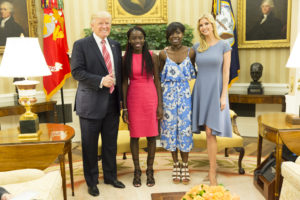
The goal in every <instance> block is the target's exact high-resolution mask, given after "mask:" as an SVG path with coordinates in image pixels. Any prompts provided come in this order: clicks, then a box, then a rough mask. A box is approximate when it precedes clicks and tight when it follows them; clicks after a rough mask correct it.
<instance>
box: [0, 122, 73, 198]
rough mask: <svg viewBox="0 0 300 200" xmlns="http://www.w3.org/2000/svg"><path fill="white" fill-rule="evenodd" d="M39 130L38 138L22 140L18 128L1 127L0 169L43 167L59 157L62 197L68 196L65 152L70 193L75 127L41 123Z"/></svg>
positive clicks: (42, 168)
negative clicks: (67, 160) (67, 162)
mask: <svg viewBox="0 0 300 200" xmlns="http://www.w3.org/2000/svg"><path fill="white" fill-rule="evenodd" d="M40 129H41V130H42V134H41V135H40V138H39V140H38V141H21V140H19V139H18V134H19V133H18V129H17V127H16V128H11V129H7V130H1V131H0V155H1V156H0V163H1V164H0V171H9V170H16V169H24V168H35V169H41V170H44V169H46V168H47V167H49V166H50V165H51V164H53V163H54V161H55V160H56V159H57V158H58V159H59V163H60V172H61V176H62V186H63V194H64V199H65V200H66V199H67V192H66V172H65V155H66V154H68V159H69V167H70V177H71V187H72V195H73V196H74V180H73V165H72V141H71V140H72V138H73V137H74V134H75V133H74V129H73V128H72V127H70V126H68V125H64V124H52V123H48V124H40Z"/></svg>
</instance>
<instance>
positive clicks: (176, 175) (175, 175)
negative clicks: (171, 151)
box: [172, 162, 180, 184]
mask: <svg viewBox="0 0 300 200" xmlns="http://www.w3.org/2000/svg"><path fill="white" fill-rule="evenodd" d="M172 180H173V183H175V184H178V183H180V163H179V162H176V163H174V164H173V173H172Z"/></svg>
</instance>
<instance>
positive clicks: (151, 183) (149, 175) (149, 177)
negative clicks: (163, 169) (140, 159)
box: [146, 169, 155, 187]
mask: <svg viewBox="0 0 300 200" xmlns="http://www.w3.org/2000/svg"><path fill="white" fill-rule="evenodd" d="M146 175H147V182H146V184H147V186H148V187H152V186H154V185H155V180H154V177H153V169H147V170H146Z"/></svg>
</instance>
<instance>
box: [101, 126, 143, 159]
mask: <svg viewBox="0 0 300 200" xmlns="http://www.w3.org/2000/svg"><path fill="white" fill-rule="evenodd" d="M101 144H102V141H101V137H99V141H98V146H99V147H100V148H99V149H98V154H99V155H100V154H101ZM117 145H118V147H117V153H129V152H131V150H130V134H129V131H128V130H119V131H118V140H117ZM146 147H147V139H146V137H141V138H140V139H139V148H140V149H143V148H146Z"/></svg>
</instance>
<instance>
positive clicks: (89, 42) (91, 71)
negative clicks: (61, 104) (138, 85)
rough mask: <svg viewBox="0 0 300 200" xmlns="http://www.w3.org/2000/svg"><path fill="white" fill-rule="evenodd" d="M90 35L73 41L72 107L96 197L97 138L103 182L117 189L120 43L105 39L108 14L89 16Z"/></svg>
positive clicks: (119, 184) (90, 189)
mask: <svg viewBox="0 0 300 200" xmlns="http://www.w3.org/2000/svg"><path fill="white" fill-rule="evenodd" d="M91 27H92V30H93V34H92V35H91V36H89V37H86V38H83V39H80V40H78V41H76V42H75V43H74V46H73V52H72V62H71V68H72V75H73V77H74V79H76V80H77V81H78V82H79V83H78V89H77V93H76V97H75V108H74V109H75V110H76V113H77V115H79V120H80V128H81V143H82V157H83V168H84V177H85V180H86V183H87V185H88V192H89V194H91V195H92V196H98V195H99V190H98V188H97V184H98V176H99V171H98V159H97V158H98V157H97V153H98V151H97V150H98V138H99V133H101V139H102V168H103V176H104V183H106V184H111V185H113V186H114V187H117V188H124V187H125V185H124V184H123V183H122V182H120V181H118V180H117V166H116V152H117V136H118V126H119V116H120V105H121V104H120V101H121V96H122V94H121V62H122V57H121V56H122V55H121V46H120V44H119V43H118V42H116V41H113V40H111V39H109V38H108V36H109V34H110V29H111V15H110V14H109V13H108V12H106V11H101V12H98V13H96V14H93V15H92V17H91Z"/></svg>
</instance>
